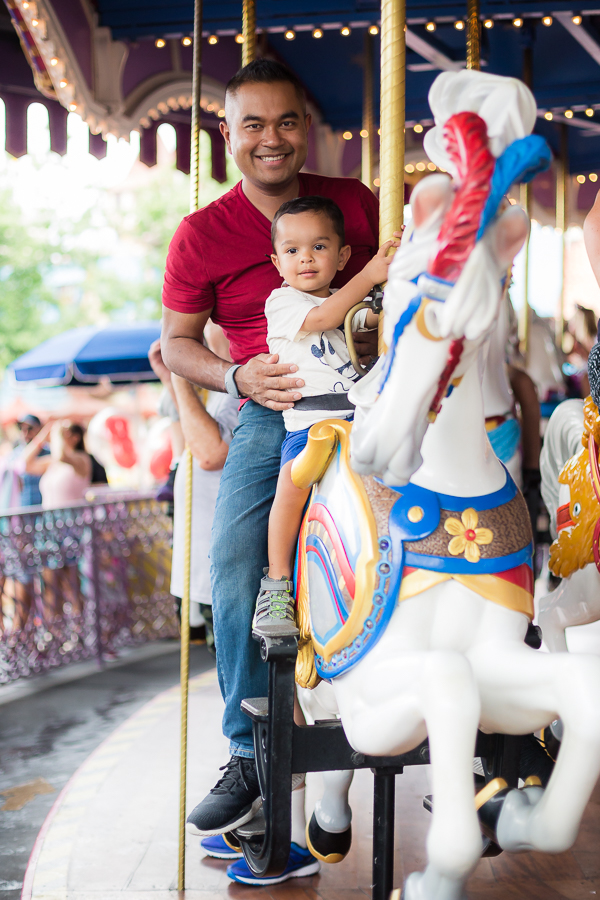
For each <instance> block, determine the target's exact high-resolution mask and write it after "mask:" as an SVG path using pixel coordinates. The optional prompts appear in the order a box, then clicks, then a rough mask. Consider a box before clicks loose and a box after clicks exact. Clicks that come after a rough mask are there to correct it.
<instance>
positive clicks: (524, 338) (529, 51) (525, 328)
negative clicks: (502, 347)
mask: <svg viewBox="0 0 600 900" xmlns="http://www.w3.org/2000/svg"><path fill="white" fill-rule="evenodd" d="M523 81H524V82H525V84H526V85H527V87H528V88H529V89H530V90H533V38H532V36H531V35H530V36H529V40H528V41H526V43H525V46H524V47H523ZM519 203H520V205H521V207H522V208H523V209H524V210H525V212H526V213H527V215H528V217H529V218H531V185H530V184H521V185H520V187H519ZM530 239H531V232H530V233H529V234H528V235H527V239H526V241H525V259H524V268H525V290H524V292H523V312H522V314H521V322H520V328H519V331H520V337H521V352H522V353H523V357H524V360H525V365H526V366H527V365H528V364H529V331H530V327H531V307H530V305H529V242H530Z"/></svg>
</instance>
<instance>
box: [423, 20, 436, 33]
mask: <svg viewBox="0 0 600 900" xmlns="http://www.w3.org/2000/svg"><path fill="white" fill-rule="evenodd" d="M436 28H437V25H436V24H435V22H427V24H426V25H425V31H435V29H436Z"/></svg>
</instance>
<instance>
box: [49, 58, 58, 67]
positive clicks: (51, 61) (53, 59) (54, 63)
mask: <svg viewBox="0 0 600 900" xmlns="http://www.w3.org/2000/svg"><path fill="white" fill-rule="evenodd" d="M50 65H51V66H57V65H58V60H57V58H56V57H55V56H53V57H52V59H51V60H50Z"/></svg>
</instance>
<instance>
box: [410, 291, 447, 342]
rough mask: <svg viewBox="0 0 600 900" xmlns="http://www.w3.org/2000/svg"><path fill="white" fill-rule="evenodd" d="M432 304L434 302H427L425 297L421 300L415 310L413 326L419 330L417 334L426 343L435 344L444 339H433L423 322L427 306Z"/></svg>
mask: <svg viewBox="0 0 600 900" xmlns="http://www.w3.org/2000/svg"><path fill="white" fill-rule="evenodd" d="M432 302H434V301H432V300H429V299H428V298H427V297H423V298H422V300H421V303H420V305H419V308H418V310H417V314H416V316H415V324H416V326H417V328H418V329H419V333H420V334H422V335H423V337H424V338H427V340H428V341H436V342H437V341H443V340H444V338H441V337H435V336H434V335H433V334H432V333H431V332H430V330H429V328H428V327H427V324H426V322H425V310H426V309H427V307H428V306H429V304H430V303H432Z"/></svg>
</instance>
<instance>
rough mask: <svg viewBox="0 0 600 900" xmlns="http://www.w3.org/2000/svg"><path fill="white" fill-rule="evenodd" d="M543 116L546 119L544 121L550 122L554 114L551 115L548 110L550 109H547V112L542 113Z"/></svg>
mask: <svg viewBox="0 0 600 900" xmlns="http://www.w3.org/2000/svg"><path fill="white" fill-rule="evenodd" d="M544 118H545V119H546V121H548V122H551V121H552V119H553V118H554V116H553V115H552V113H551V112H550V110H548V112H545V113H544Z"/></svg>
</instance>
